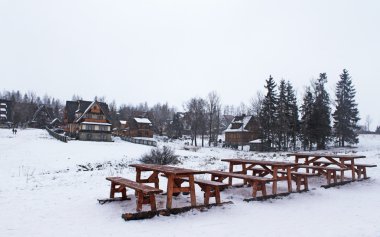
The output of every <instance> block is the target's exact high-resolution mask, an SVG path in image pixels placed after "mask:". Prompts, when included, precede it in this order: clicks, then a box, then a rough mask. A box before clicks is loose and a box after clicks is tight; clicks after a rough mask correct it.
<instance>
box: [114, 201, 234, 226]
mask: <svg viewBox="0 0 380 237" xmlns="http://www.w3.org/2000/svg"><path fill="white" fill-rule="evenodd" d="M226 204H233V202H232V201H229V202H222V203H220V204H216V203H212V204H208V205H199V206H186V207H178V208H171V209H161V210H156V211H142V212H136V213H125V214H123V215H121V217H122V218H123V219H124V220H125V221H131V220H143V219H151V218H153V217H155V216H170V215H177V214H180V213H184V212H188V211H191V210H194V209H195V210H199V211H205V210H207V209H210V208H211V207H215V206H223V205H226Z"/></svg>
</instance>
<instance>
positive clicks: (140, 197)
mask: <svg viewBox="0 0 380 237" xmlns="http://www.w3.org/2000/svg"><path fill="white" fill-rule="evenodd" d="M143 202H144V194H143V193H142V192H141V191H138V192H137V207H136V211H138V212H140V211H141V210H142V204H143Z"/></svg>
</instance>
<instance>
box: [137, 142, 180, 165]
mask: <svg viewBox="0 0 380 237" xmlns="http://www.w3.org/2000/svg"><path fill="white" fill-rule="evenodd" d="M140 160H141V162H142V163H145V164H158V165H169V164H173V165H175V164H178V163H179V162H180V161H179V159H178V155H175V154H174V150H173V149H171V148H170V147H167V146H163V147H162V148H154V149H152V150H151V151H150V153H148V154H145V155H143V156H142V157H141V159H140Z"/></svg>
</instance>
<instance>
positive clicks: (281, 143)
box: [275, 80, 289, 150]
mask: <svg viewBox="0 0 380 237" xmlns="http://www.w3.org/2000/svg"><path fill="white" fill-rule="evenodd" d="M278 90H279V95H278V100H277V107H276V126H275V129H276V145H277V148H278V149H279V150H286V148H287V142H286V141H287V134H288V130H289V110H288V109H289V108H288V101H287V91H286V83H285V80H281V81H280V85H279V86H278Z"/></svg>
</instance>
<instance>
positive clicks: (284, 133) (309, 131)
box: [258, 69, 359, 150]
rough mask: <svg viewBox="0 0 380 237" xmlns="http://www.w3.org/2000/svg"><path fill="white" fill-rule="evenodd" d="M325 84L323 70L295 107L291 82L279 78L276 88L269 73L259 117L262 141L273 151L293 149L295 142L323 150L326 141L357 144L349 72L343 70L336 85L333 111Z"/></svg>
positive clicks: (338, 143)
mask: <svg viewBox="0 0 380 237" xmlns="http://www.w3.org/2000/svg"><path fill="white" fill-rule="evenodd" d="M326 83H327V75H326V73H320V75H319V78H318V79H316V80H314V81H312V83H311V85H310V86H308V87H306V90H305V93H304V95H303V98H302V104H301V106H299V107H298V106H297V99H296V96H295V91H294V89H293V86H292V85H291V83H290V82H289V81H288V82H285V80H281V81H280V84H279V86H278V87H277V85H276V82H275V81H274V79H273V78H272V77H271V76H270V77H269V79H267V80H266V85H265V89H266V95H265V96H264V98H263V99H262V102H261V106H260V111H259V119H258V120H259V123H260V128H261V138H262V142H263V143H264V144H265V145H266V146H267V147H269V148H273V149H276V150H288V149H296V146H297V142H300V143H301V145H302V148H303V149H304V150H311V149H313V148H316V149H325V148H326V146H327V145H328V144H329V142H334V143H335V144H336V145H338V146H345V145H346V144H356V143H358V133H357V131H358V129H359V126H358V124H357V123H358V121H359V111H358V108H357V106H358V105H357V103H356V102H355V94H356V91H355V88H354V86H353V84H352V79H351V77H350V75H349V73H348V71H347V70H346V69H344V70H343V72H342V74H340V80H339V81H338V83H337V84H336V89H335V99H334V104H335V108H334V110H333V108H332V106H331V105H332V104H333V103H332V100H331V98H330V95H329V93H328V92H327V90H326ZM277 90H278V91H277ZM332 120H333V122H332Z"/></svg>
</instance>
